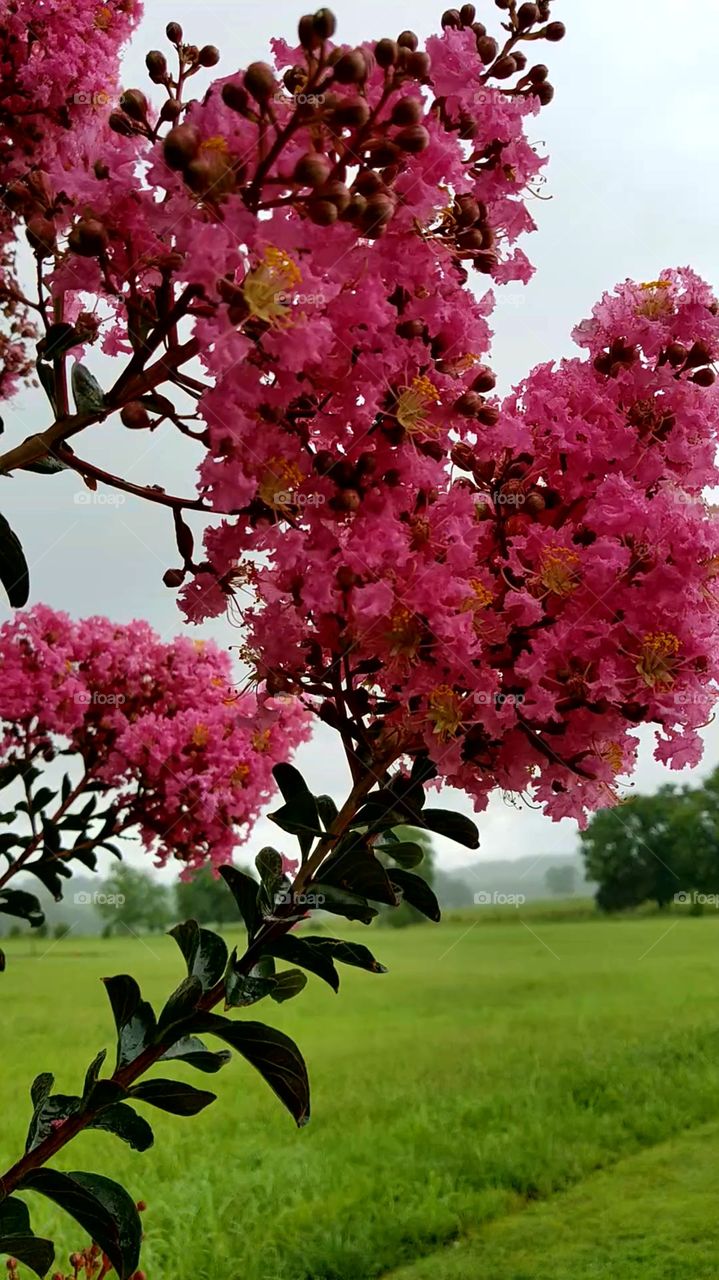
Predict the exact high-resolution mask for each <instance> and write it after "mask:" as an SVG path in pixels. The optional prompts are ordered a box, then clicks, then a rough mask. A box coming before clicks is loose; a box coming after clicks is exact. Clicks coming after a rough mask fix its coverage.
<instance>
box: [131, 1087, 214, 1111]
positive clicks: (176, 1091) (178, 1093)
mask: <svg viewBox="0 0 719 1280" xmlns="http://www.w3.org/2000/svg"><path fill="white" fill-rule="evenodd" d="M129 1093H130V1097H132V1098H134V1099H135V1100H136V1101H137V1102H148V1103H150V1105H151V1106H153V1107H159V1109H160V1110H161V1111H169V1112H170V1113H171V1115H173V1116H196V1115H197V1114H198V1112H200V1111H204V1109H205V1107H209V1105H210V1103H211V1102H214V1101H215V1099H216V1097H217V1095H216V1094H214V1093H209V1092H208V1091H207V1090H206V1089H196V1088H195V1087H194V1085H191V1084H185V1082H184V1081H183V1080H143V1081H141V1082H140V1084H136V1085H134V1086H133V1088H132V1089H130V1091H129Z"/></svg>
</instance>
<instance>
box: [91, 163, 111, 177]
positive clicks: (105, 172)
mask: <svg viewBox="0 0 719 1280" xmlns="http://www.w3.org/2000/svg"><path fill="white" fill-rule="evenodd" d="M92 172H93V173H94V175H95V177H96V178H97V179H98V181H99V182H104V180H105V179H106V178H109V177H110V170H109V168H108V166H107V165H106V164H105V161H104V160H95V161H94V162H93V166H92Z"/></svg>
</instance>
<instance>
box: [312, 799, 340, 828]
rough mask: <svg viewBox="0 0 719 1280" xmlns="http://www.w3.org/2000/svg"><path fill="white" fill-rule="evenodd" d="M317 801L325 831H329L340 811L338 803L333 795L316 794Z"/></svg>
mask: <svg viewBox="0 0 719 1280" xmlns="http://www.w3.org/2000/svg"><path fill="white" fill-rule="evenodd" d="M315 801H316V803H317V812H318V813H319V815H320V818H321V819H322V825H323V827H324V828H325V831H329V829H330V827H331V826H332V823H333V822H334V821H335V818H336V817H337V814H338V812H339V811H338V809H337V805H336V804H335V802H334V800H333V799H332V796H315Z"/></svg>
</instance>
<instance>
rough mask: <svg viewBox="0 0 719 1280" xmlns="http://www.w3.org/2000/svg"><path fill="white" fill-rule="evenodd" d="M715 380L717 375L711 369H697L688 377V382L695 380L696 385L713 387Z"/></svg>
mask: <svg viewBox="0 0 719 1280" xmlns="http://www.w3.org/2000/svg"><path fill="white" fill-rule="evenodd" d="M716 380H717V376H716V374H715V372H714V370H713V369H697V371H696V373H693V374H692V376H691V378H690V382H696V384H697V386H698V387H713V386H714V383H715V382H716Z"/></svg>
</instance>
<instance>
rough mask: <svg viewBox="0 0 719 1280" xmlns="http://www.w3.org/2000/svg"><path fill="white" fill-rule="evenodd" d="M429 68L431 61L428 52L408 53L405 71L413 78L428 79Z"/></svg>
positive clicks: (430, 67) (430, 68)
mask: <svg viewBox="0 0 719 1280" xmlns="http://www.w3.org/2000/svg"><path fill="white" fill-rule="evenodd" d="M431 70H432V63H431V61H430V57H429V54H428V53H410V55H409V57H408V59H407V71H408V72H409V74H410V75H411V76H414V78H415V80H420V81H425V80H428V79H429V73H430V71H431Z"/></svg>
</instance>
